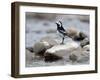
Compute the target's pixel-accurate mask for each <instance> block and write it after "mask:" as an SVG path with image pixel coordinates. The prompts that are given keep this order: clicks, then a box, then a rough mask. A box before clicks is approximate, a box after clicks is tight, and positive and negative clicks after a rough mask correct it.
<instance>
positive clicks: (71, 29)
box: [66, 27, 78, 38]
mask: <svg viewBox="0 0 100 80" xmlns="http://www.w3.org/2000/svg"><path fill="white" fill-rule="evenodd" d="M66 33H67V36H69V37H70V38H73V37H74V36H75V35H77V34H78V31H77V30H76V28H74V27H69V28H67V30H66Z"/></svg>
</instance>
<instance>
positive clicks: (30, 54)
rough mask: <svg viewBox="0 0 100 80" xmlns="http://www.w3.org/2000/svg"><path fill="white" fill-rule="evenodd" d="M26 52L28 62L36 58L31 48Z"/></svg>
mask: <svg viewBox="0 0 100 80" xmlns="http://www.w3.org/2000/svg"><path fill="white" fill-rule="evenodd" d="M25 53H26V58H25V59H26V61H27V62H31V61H32V59H33V58H34V56H35V55H34V53H32V52H30V51H29V50H27V49H26V50H25Z"/></svg>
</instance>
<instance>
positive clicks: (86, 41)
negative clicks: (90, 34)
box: [80, 38, 90, 47]
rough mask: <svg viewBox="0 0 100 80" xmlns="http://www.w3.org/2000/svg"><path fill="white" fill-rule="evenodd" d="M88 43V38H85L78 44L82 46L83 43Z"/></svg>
mask: <svg viewBox="0 0 100 80" xmlns="http://www.w3.org/2000/svg"><path fill="white" fill-rule="evenodd" d="M89 44H90V42H89V39H88V38H85V39H84V40H83V41H81V43H80V46H81V47H84V46H85V45H89Z"/></svg>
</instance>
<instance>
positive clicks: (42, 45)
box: [33, 41, 52, 56]
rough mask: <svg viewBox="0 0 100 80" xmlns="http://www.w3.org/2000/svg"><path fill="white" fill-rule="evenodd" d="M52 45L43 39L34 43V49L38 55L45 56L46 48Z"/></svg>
mask: <svg viewBox="0 0 100 80" xmlns="http://www.w3.org/2000/svg"><path fill="white" fill-rule="evenodd" d="M51 47H52V45H50V44H49V43H48V42H45V41H41V42H37V43H35V44H34V47H33V50H34V53H35V54H36V55H40V56H43V55H44V52H45V51H46V49H49V48H51Z"/></svg>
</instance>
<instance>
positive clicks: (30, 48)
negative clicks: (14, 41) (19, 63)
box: [26, 47, 34, 52]
mask: <svg viewBox="0 0 100 80" xmlns="http://www.w3.org/2000/svg"><path fill="white" fill-rule="evenodd" d="M26 49H27V50H29V51H30V52H34V50H33V47H27V48H26Z"/></svg>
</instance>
